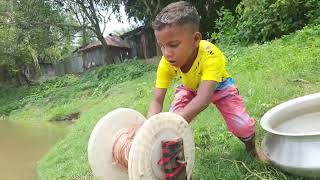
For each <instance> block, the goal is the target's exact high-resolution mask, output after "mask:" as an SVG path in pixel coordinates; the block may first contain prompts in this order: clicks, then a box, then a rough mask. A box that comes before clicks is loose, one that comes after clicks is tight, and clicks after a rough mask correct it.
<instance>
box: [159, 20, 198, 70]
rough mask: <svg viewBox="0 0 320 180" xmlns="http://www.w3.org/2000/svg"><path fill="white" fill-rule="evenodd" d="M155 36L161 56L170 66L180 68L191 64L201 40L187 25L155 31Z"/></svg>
mask: <svg viewBox="0 0 320 180" xmlns="http://www.w3.org/2000/svg"><path fill="white" fill-rule="evenodd" d="M155 36H156V39H157V42H158V44H159V46H160V48H161V51H162V55H163V56H164V57H165V58H166V59H167V60H168V62H169V63H170V64H171V65H172V66H175V67H178V68H180V67H182V66H185V65H188V63H193V61H194V59H195V58H196V54H195V53H197V48H198V47H199V42H200V40H201V34H200V33H199V32H194V31H193V29H192V28H191V27H190V26H189V25H183V26H178V25H174V26H167V27H165V28H164V29H162V30H160V31H157V30H156V31H155Z"/></svg>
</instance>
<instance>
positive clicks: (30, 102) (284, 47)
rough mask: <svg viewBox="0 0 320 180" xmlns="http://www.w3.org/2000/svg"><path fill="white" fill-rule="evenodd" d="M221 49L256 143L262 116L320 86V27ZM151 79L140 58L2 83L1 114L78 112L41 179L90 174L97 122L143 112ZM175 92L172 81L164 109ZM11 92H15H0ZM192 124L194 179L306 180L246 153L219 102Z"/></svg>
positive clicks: (39, 117)
mask: <svg viewBox="0 0 320 180" xmlns="http://www.w3.org/2000/svg"><path fill="white" fill-rule="evenodd" d="M222 50H225V51H226V54H227V55H228V59H230V61H229V63H228V71H229V72H230V74H231V75H232V76H233V77H234V79H235V80H236V83H237V85H238V87H239V90H240V94H241V95H242V97H243V98H244V100H245V102H246V105H247V110H248V112H249V113H250V115H251V116H253V117H254V118H255V119H256V121H257V139H258V142H260V141H261V139H262V137H263V135H264V133H265V132H264V131H263V130H262V129H261V127H260V126H259V120H260V118H261V116H262V115H263V114H264V113H265V112H266V111H268V110H269V109H270V108H271V107H274V106H275V105H277V104H279V103H281V102H284V101H286V100H288V99H291V98H295V97H298V96H302V95H306V94H310V93H315V92H318V91H319V89H320V26H315V27H312V28H306V29H304V30H302V31H299V32H296V33H295V34H292V35H288V36H285V37H283V38H282V39H278V40H275V41H272V42H269V43H266V44H264V45H253V46H250V47H245V48H244V47H242V48H230V49H222ZM135 72H137V73H135ZM145 72H146V73H145ZM154 79H155V67H154V66H150V65H143V64H142V63H137V64H134V63H133V64H130V63H129V64H124V65H114V66H110V67H107V68H98V69H96V70H94V71H90V72H88V73H85V74H83V75H81V76H78V75H77V76H76V75H69V76H66V77H63V78H59V79H57V80H54V81H51V82H47V83H45V84H43V85H40V86H36V87H32V88H29V89H26V88H18V89H17V88H14V89H2V90H1V91H0V93H1V98H0V102H1V104H0V112H1V113H2V114H5V116H4V117H6V118H7V119H9V120H16V121H26V120H28V121H47V120H50V119H51V118H53V117H57V116H61V115H64V114H68V113H71V112H81V116H80V119H79V120H78V121H77V123H75V124H74V125H73V126H72V128H71V130H70V132H69V133H68V134H67V136H66V137H65V138H64V139H63V140H62V141H61V142H59V143H58V144H56V145H55V146H54V147H53V148H52V149H51V150H50V152H49V153H48V154H47V155H46V156H45V157H44V158H43V159H42V160H41V161H40V162H39V165H38V172H39V175H40V177H41V179H93V176H92V173H91V170H90V167H89V165H88V160H87V143H88V139H89V136H90V133H91V131H92V129H93V127H94V126H95V124H96V122H97V121H98V120H99V119H100V118H101V117H102V116H104V115H105V114H106V113H108V112H109V111H111V110H113V109H115V108H118V107H127V108H132V109H135V110H137V111H139V112H141V113H143V114H146V113H147V109H148V106H149V102H150V99H151V96H152V88H153V86H154ZM176 84H177V82H176V83H175V85H176ZM173 91H174V87H171V88H170V89H169V92H168V96H167V98H166V101H165V107H164V109H165V110H166V111H167V110H168V108H169V105H170V102H171V100H172V94H173ZM8 92H11V94H8V95H6V96H5V97H4V96H2V94H4V93H8ZM5 102H12V103H9V104H4V103H5ZM10 104H13V105H10ZM14 104H18V105H17V106H14ZM192 129H193V135H194V139H195V143H196V162H195V167H194V170H193V179H303V178H301V177H297V176H293V175H290V174H287V173H285V172H283V171H281V170H279V169H278V168H275V167H272V166H265V165H263V164H261V163H260V162H258V161H256V160H254V159H253V158H251V157H250V156H247V155H246V153H245V151H244V146H243V145H242V143H241V142H240V141H239V140H238V139H237V138H235V137H234V136H232V135H231V134H230V133H229V132H227V131H226V127H225V124H224V121H223V119H222V118H221V116H220V114H219V112H218V111H217V110H216V109H215V108H214V106H210V107H209V108H207V109H206V110H205V111H203V112H202V113H200V114H199V115H198V116H197V117H196V118H195V119H194V121H193V122H192Z"/></svg>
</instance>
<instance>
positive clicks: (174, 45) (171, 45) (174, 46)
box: [169, 43, 179, 48]
mask: <svg viewBox="0 0 320 180" xmlns="http://www.w3.org/2000/svg"><path fill="white" fill-rule="evenodd" d="M169 46H170V47H172V48H176V47H178V46H179V43H177V44H169Z"/></svg>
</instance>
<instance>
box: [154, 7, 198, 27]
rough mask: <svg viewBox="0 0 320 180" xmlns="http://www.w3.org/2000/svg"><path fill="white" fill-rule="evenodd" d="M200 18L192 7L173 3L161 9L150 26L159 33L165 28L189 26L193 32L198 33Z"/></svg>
mask: <svg viewBox="0 0 320 180" xmlns="http://www.w3.org/2000/svg"><path fill="white" fill-rule="evenodd" d="M199 23H200V17H199V14H198V12H197V10H196V8H195V7H194V6H192V5H191V4H190V3H188V2H185V1H179V2H174V3H171V4H169V5H167V6H166V7H165V8H163V9H162V10H161V11H160V13H159V14H158V15H157V16H156V18H155V20H154V22H153V24H152V26H153V29H154V30H157V31H160V30H162V29H163V28H165V27H167V26H173V25H179V26H182V25H186V24H188V25H191V27H192V28H193V30H194V31H199Z"/></svg>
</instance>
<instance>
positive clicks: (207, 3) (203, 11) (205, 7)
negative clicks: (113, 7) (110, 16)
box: [122, 0, 240, 38]
mask: <svg viewBox="0 0 320 180" xmlns="http://www.w3.org/2000/svg"><path fill="white" fill-rule="evenodd" d="M186 1H188V2H190V3H191V4H193V5H194V6H195V7H196V9H197V10H198V13H199V15H200V16H201V21H200V32H201V33H202V34H203V35H204V37H206V38H209V36H210V34H211V33H212V32H214V31H215V30H216V27H215V21H216V20H217V19H218V11H219V10H220V9H221V7H225V8H227V9H230V10H231V11H232V12H234V11H235V9H236V6H237V5H238V4H239V3H240V0H231V1H223V0H186ZM122 2H123V3H124V5H125V9H126V13H127V15H128V17H130V18H131V17H132V18H134V19H136V20H139V21H143V22H144V24H145V25H146V26H151V22H152V21H153V20H154V19H155V17H156V15H157V13H158V12H159V11H160V10H161V9H162V8H164V7H165V6H166V5H168V4H169V3H172V2H176V1H175V0H161V1H160V0H150V1H147V0H122ZM141 9H146V12H147V13H146V12H145V11H141Z"/></svg>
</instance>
